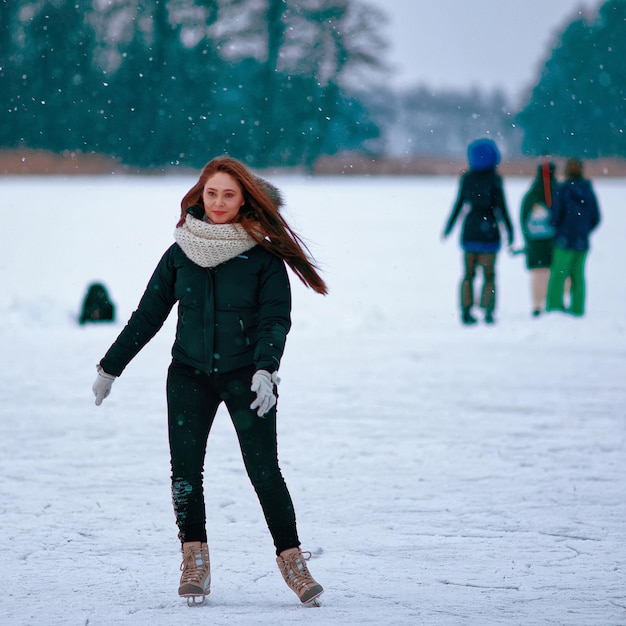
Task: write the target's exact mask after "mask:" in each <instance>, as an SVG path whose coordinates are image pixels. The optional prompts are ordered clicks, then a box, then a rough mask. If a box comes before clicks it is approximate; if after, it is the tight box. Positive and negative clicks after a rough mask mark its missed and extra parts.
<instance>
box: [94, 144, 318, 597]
mask: <svg viewBox="0 0 626 626" xmlns="http://www.w3.org/2000/svg"><path fill="white" fill-rule="evenodd" d="M281 205H282V199H281V196H280V193H279V191H278V189H276V188H275V187H274V186H272V185H270V184H269V183H268V182H267V181H265V180H263V179H261V178H258V177H256V176H254V175H253V174H252V173H251V172H250V171H249V170H248V169H247V168H246V167H245V166H244V165H243V164H242V163H240V162H239V161H237V160H235V159H232V158H230V157H226V156H222V157H217V158H215V159H213V160H212V161H210V162H209V163H208V164H207V165H206V166H205V167H204V169H203V170H202V173H201V174H200V177H199V179H198V181H197V182H196V184H195V185H194V186H193V187H192V188H191V189H190V190H189V191H188V192H187V193H186V194H185V196H184V197H183V199H182V201H181V213H180V220H179V221H178V224H177V226H176V230H175V233H174V239H175V243H173V244H172V245H171V246H170V247H169V248H168V249H167V251H166V252H165V254H164V255H163V257H162V258H161V260H160V262H159V264H158V265H157V267H156V269H155V270H154V273H153V275H152V278H151V279H150V281H149V282H148V286H147V288H146V291H145V293H144V295H143V297H142V298H141V301H140V302H139V305H138V307H137V310H136V311H135V312H134V313H133V314H132V316H131V318H130V320H129V321H128V323H127V324H126V327H125V328H124V329H123V330H122V332H121V333H120V335H119V336H118V338H117V339H116V340H115V342H114V343H113V345H112V346H111V347H110V348H109V350H108V351H107V353H106V354H105V355H104V358H103V359H102V360H101V361H100V363H99V364H98V366H97V369H98V376H97V378H96V381H95V383H94V385H93V392H94V394H95V396H96V404H97V405H100V404H101V403H102V401H103V400H104V399H105V398H106V397H107V396H108V395H109V393H110V391H111V386H112V385H113V382H114V380H115V378H116V377H117V376H120V375H121V374H122V372H123V371H124V369H125V367H126V366H127V365H128V364H129V363H130V361H131V360H132V359H133V358H134V357H135V356H136V355H137V354H138V352H139V351H140V350H141V349H142V348H143V347H144V346H145V345H146V344H147V343H148V341H150V340H151V339H152V337H154V335H155V334H156V333H157V332H158V331H159V329H160V328H161V326H162V325H163V323H164V322H165V320H166V319H167V317H168V315H169V313H170V311H171V309H172V307H173V306H174V305H175V304H177V305H178V324H177V327H176V337H175V340H174V345H173V347H172V357H173V358H172V361H171V364H170V366H169V369H168V375H167V409H168V428H169V444H170V462H171V469H172V476H171V478H172V499H173V503H174V512H175V514H176V523H177V525H178V536H179V538H180V542H181V549H182V559H183V561H182V565H181V570H182V575H181V578H180V585H179V588H178V594H179V595H180V596H183V597H186V598H187V601H188V603H196V601H197V602H198V603H201V602H203V601H204V598H205V596H207V595H208V594H209V591H210V585H211V570H210V561H209V546H208V541H207V529H206V512H205V503H204V481H203V471H204V458H205V454H206V445H207V440H208V437H209V432H210V430H211V426H212V425H213V419H214V418H215V415H216V413H217V410H218V407H219V406H220V405H221V404H222V403H224V404H225V405H226V408H227V409H228V412H229V413H230V417H231V420H232V422H233V425H234V428H235V432H236V433H237V438H238V440H239V446H240V448H241V453H242V456H243V461H244V465H245V469H246V472H247V474H248V477H249V478H250V481H251V482H252V485H253V486H254V489H255V491H256V494H257V496H258V499H259V502H260V504H261V508H262V509H263V513H264V515H265V520H266V522H267V526H268V528H269V531H270V533H271V535H272V538H273V540H274V545H275V547H276V555H277V559H276V560H277V564H278V567H279V569H280V572H281V574H282V576H283V578H284V579H285V582H286V583H287V585H288V586H289V587H290V588H291V589H292V590H293V591H294V592H295V593H296V594H297V595H298V597H299V598H300V601H301V602H303V603H311V602H314V601H315V599H316V598H317V597H318V596H319V595H320V594H321V593H322V591H323V589H322V586H321V585H320V584H318V583H317V582H316V581H315V580H314V579H313V577H312V576H311V574H310V573H309V570H308V567H307V563H306V562H307V560H308V559H309V557H310V556H311V553H310V552H302V551H301V550H300V540H299V538H298V532H297V528H296V515H295V512H294V507H293V503H292V501H291V497H290V495H289V491H288V490H287V485H286V484H285V481H284V479H283V476H282V473H281V470H280V467H279V465H278V450H277V443H276V408H277V399H278V392H277V384H278V382H279V380H278V368H279V366H280V361H281V357H282V355H283V350H284V348H285V342H286V338H287V333H288V332H289V329H290V327H291V289H290V286H289V277H288V274H287V270H286V265H288V266H289V267H290V268H291V269H292V270H293V271H294V273H295V274H296V275H297V276H298V277H299V278H300V279H301V280H302V282H303V283H304V284H305V285H306V286H308V287H310V288H311V289H313V290H314V291H316V292H317V293H320V294H325V293H326V285H325V283H324V281H323V280H322V278H321V277H320V275H319V274H318V271H317V268H316V265H315V263H314V262H313V260H312V259H311V258H310V256H309V255H308V253H307V250H306V247H305V246H304V244H303V243H302V242H301V239H300V237H299V236H298V235H297V234H296V233H295V232H294V231H293V230H292V229H291V227H290V226H289V225H288V224H287V222H286V221H285V220H284V218H283V217H282V215H281V214H280V212H279V209H280V207H281ZM209 479H210V480H211V481H215V480H219V478H218V477H217V476H215V475H214V474H213V473H211V475H210V476H209ZM231 558H232V559H234V560H237V559H238V558H240V557H239V555H235V554H233V555H231ZM244 569H245V567H244Z"/></svg>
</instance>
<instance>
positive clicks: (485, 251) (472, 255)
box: [443, 139, 513, 324]
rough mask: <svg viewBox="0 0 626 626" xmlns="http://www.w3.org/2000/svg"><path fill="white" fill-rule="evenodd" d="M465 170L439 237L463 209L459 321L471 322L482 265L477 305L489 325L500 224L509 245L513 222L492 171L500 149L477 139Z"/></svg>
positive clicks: (444, 235) (473, 318) (447, 233)
mask: <svg viewBox="0 0 626 626" xmlns="http://www.w3.org/2000/svg"><path fill="white" fill-rule="evenodd" d="M467 157H468V162H469V171H467V172H465V173H464V174H463V175H462V176H461V181H460V184H459V192H458V195H457V199H456V202H455V203H454V206H453V208H452V213H451V214H450V217H449V218H448V221H447V223H446V227H445V229H444V232H443V237H444V238H446V237H447V236H448V235H449V234H450V233H451V232H452V229H453V228H454V224H455V222H456V220H457V218H458V217H459V215H460V214H461V210H462V209H467V211H466V213H465V218H464V221H463V228H462V231H461V248H462V250H463V260H464V265H465V272H464V274H463V279H462V281H461V290H460V291H461V293H460V300H461V321H462V322H463V324H475V323H476V321H477V320H476V318H475V317H474V316H473V315H472V307H473V306H474V278H475V277H476V270H477V268H478V267H481V268H482V273H483V285H482V293H481V297H480V307H481V308H482V309H483V310H484V314H485V323H487V324H493V323H494V321H495V320H494V317H493V313H494V310H495V308H496V269H495V268H496V255H497V253H498V251H499V250H500V247H501V240H500V224H503V225H504V227H505V228H506V232H507V239H508V245H509V246H511V245H512V244H513V225H512V223H511V218H510V217H509V213H508V209H507V206H506V200H505V197H504V190H503V187H502V178H501V177H500V175H499V174H498V172H497V171H496V168H497V166H498V164H499V163H500V152H499V150H498V147H497V146H496V144H495V143H494V142H493V141H492V140H491V139H478V140H476V141H474V142H472V143H471V144H470V145H469V146H468V148H467Z"/></svg>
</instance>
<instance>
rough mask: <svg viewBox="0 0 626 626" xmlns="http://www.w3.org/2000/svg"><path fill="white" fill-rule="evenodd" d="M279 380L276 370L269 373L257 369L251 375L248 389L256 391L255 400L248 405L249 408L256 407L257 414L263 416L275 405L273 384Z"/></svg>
mask: <svg viewBox="0 0 626 626" xmlns="http://www.w3.org/2000/svg"><path fill="white" fill-rule="evenodd" d="M279 382H280V378H278V375H277V374H276V372H274V373H273V374H270V373H269V372H267V371H265V370H258V371H257V372H255V373H254V376H253V377H252V385H251V386H250V390H251V391H254V392H255V393H256V400H254V402H253V403H252V404H251V405H250V408H251V409H253V410H254V409H258V410H257V415H258V416H259V417H263V416H264V415H265V414H266V413H267V412H268V411H269V410H270V409H271V408H272V407H273V406H275V405H276V396H275V395H274V385H277V384H278V383H279Z"/></svg>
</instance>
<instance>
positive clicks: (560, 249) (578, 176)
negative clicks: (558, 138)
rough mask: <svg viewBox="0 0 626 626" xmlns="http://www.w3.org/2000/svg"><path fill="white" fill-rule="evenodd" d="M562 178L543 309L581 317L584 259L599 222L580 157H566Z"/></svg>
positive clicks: (591, 191) (555, 211)
mask: <svg viewBox="0 0 626 626" xmlns="http://www.w3.org/2000/svg"><path fill="white" fill-rule="evenodd" d="M565 177H566V179H565V181H564V182H563V183H561V184H560V185H559V186H558V188H557V192H556V197H555V199H554V204H553V206H552V225H553V227H554V229H555V234H554V250H553V253H552V266H551V269H550V281H549V282H548V295H547V301H546V311H565V312H567V313H571V314H572V315H576V316H582V315H584V313H585V290H586V286H585V262H586V260H587V253H588V251H589V235H590V234H591V232H592V231H593V230H594V229H595V228H596V227H597V226H598V224H599V223H600V209H599V207H598V200H597V198H596V194H595V192H594V189H593V186H592V184H591V181H589V180H587V179H586V178H584V177H583V163H582V161H581V160H580V159H569V160H568V161H567V163H566V165H565ZM567 278H569V279H570V297H569V307H567V308H566V307H565V302H564V300H565V298H564V287H565V281H566V280H567Z"/></svg>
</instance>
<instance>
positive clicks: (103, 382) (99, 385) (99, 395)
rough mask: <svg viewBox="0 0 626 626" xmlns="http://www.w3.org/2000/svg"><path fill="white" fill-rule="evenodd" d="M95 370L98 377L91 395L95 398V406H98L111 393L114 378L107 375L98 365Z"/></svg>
mask: <svg viewBox="0 0 626 626" xmlns="http://www.w3.org/2000/svg"><path fill="white" fill-rule="evenodd" d="M97 369H98V377H97V378H96V382H95V383H94V384H93V387H92V388H91V390H92V391H93V395H94V396H96V406H100V405H101V404H102V401H103V400H104V399H105V398H106V397H107V396H108V395H109V394H110V393H111V387H112V386H113V381H114V380H115V376H112V375H111V374H107V373H106V372H105V371H104V370H103V369H102V367H101V366H100V365H98V366H97Z"/></svg>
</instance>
